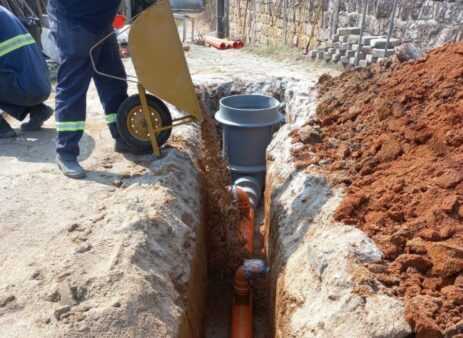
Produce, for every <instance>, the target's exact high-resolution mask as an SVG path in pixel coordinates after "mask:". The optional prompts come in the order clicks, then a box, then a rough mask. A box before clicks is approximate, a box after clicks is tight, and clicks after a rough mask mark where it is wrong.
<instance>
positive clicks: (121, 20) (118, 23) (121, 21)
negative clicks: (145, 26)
mask: <svg viewBox="0 0 463 338" xmlns="http://www.w3.org/2000/svg"><path fill="white" fill-rule="evenodd" d="M126 21H127V19H126V17H125V16H123V15H120V14H117V15H116V17H115V18H114V21H113V27H114V29H120V28H122V27H124V25H125V22H126Z"/></svg>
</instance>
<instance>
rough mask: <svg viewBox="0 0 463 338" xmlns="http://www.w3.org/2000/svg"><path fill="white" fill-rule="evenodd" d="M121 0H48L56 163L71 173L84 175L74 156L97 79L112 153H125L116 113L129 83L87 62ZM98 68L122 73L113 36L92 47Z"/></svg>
mask: <svg viewBox="0 0 463 338" xmlns="http://www.w3.org/2000/svg"><path fill="white" fill-rule="evenodd" d="M119 5H120V0H93V1H82V0H49V2H48V16H49V21H50V28H51V32H52V35H53V37H54V39H55V42H56V45H57V47H58V51H59V58H60V60H59V61H60V66H59V69H58V84H57V87H56V128H57V131H58V140H57V147H56V152H57V156H56V162H57V164H58V166H59V168H60V169H61V171H62V172H63V173H64V175H66V176H68V177H71V178H82V177H85V176H86V173H85V170H84V169H83V168H82V167H81V166H80V164H79V162H78V161H77V157H78V156H79V141H80V139H81V138H82V135H83V132H84V127H85V117H86V96H87V90H88V87H89V84H90V81H91V80H92V79H93V81H94V82H95V86H96V89H97V91H98V96H99V97H100V101H101V103H102V105H103V109H104V112H105V115H106V122H107V124H108V127H109V130H110V132H111V135H112V137H113V138H114V140H115V145H114V150H115V151H116V152H129V151H130V149H129V148H128V146H127V145H125V144H124V143H123V142H122V140H121V138H120V136H119V132H118V130H117V125H116V114H117V110H118V108H119V106H120V105H121V103H122V101H124V100H125V99H126V98H127V83H126V82H125V81H120V80H115V79H112V78H108V77H105V76H101V75H99V74H97V73H96V72H95V71H94V69H93V67H92V63H91V59H90V55H89V51H90V48H91V47H92V46H94V45H95V44H96V43H97V42H99V41H100V40H102V39H103V38H104V37H105V36H107V35H108V34H109V33H111V32H113V30H114V29H113V27H112V23H113V20H114V18H115V16H116V13H117V10H118V9H119ZM93 57H94V61H95V64H96V68H97V69H98V70H99V71H101V72H103V73H106V74H111V75H113V76H117V77H119V78H123V79H125V78H126V73H125V70H124V66H123V64H122V61H121V58H120V56H119V46H118V44H117V40H116V37H115V36H114V35H112V36H111V37H110V38H108V39H107V40H105V41H104V42H103V43H102V44H101V45H99V46H98V47H97V48H96V49H95V50H94V51H93Z"/></svg>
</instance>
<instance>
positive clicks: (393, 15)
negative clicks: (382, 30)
mask: <svg viewBox="0 0 463 338" xmlns="http://www.w3.org/2000/svg"><path fill="white" fill-rule="evenodd" d="M398 3H399V0H394V6H393V7H392V13H391V22H390V23H389V32H388V33H387V39H386V46H385V47H384V56H386V55H387V50H388V48H389V42H390V40H391V35H392V31H393V29H394V18H395V12H396V10H397V4H398Z"/></svg>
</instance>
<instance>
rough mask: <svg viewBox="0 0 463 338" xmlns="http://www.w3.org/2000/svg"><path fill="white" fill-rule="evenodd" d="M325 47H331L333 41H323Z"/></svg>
mask: <svg viewBox="0 0 463 338" xmlns="http://www.w3.org/2000/svg"><path fill="white" fill-rule="evenodd" d="M325 46H326V47H328V48H331V47H333V41H325Z"/></svg>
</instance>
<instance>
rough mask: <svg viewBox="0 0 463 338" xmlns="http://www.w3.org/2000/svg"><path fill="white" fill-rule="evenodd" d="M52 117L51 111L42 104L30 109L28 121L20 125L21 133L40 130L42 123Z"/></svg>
mask: <svg viewBox="0 0 463 338" xmlns="http://www.w3.org/2000/svg"><path fill="white" fill-rule="evenodd" d="M52 115H53V109H52V108H51V107H49V106H47V105H45V104H43V103H41V104H39V105H38V106H35V107H31V108H30V119H29V121H28V122H25V123H23V124H21V129H22V130H23V131H33V130H39V129H40V128H42V125H43V123H44V122H45V121H46V120H48V119H49V118H50V117H51V116H52Z"/></svg>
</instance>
